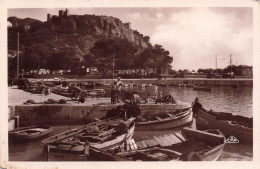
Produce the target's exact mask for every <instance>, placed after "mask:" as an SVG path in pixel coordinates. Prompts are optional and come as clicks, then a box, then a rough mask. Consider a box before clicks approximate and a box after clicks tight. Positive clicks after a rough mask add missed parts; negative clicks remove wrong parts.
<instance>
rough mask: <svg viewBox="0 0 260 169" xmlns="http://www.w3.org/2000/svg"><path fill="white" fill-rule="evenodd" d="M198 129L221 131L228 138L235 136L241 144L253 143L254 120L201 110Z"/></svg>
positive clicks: (197, 123) (198, 116) (198, 113)
mask: <svg viewBox="0 0 260 169" xmlns="http://www.w3.org/2000/svg"><path fill="white" fill-rule="evenodd" d="M196 127H197V129H200V130H203V129H219V130H221V132H223V133H224V134H225V135H226V137H227V138H229V137H230V136H234V137H235V138H237V139H238V140H239V141H241V142H248V143H252V142H253V118H248V117H243V116H239V115H232V114H231V113H222V112H213V111H206V110H205V109H199V110H198V111H197V119H196Z"/></svg>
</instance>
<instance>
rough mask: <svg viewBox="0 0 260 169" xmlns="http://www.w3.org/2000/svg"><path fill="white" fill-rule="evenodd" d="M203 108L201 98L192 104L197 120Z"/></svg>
mask: <svg viewBox="0 0 260 169" xmlns="http://www.w3.org/2000/svg"><path fill="white" fill-rule="evenodd" d="M201 108H202V105H201V104H200V102H199V98H196V99H195V101H194V102H193V103H192V111H193V117H194V118H196V116H197V112H198V111H199V109H201Z"/></svg>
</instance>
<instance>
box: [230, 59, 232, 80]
mask: <svg viewBox="0 0 260 169" xmlns="http://www.w3.org/2000/svg"><path fill="white" fill-rule="evenodd" d="M231 74H232V55H231V54H230V79H232V78H231Z"/></svg>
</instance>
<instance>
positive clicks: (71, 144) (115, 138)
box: [42, 118, 135, 161]
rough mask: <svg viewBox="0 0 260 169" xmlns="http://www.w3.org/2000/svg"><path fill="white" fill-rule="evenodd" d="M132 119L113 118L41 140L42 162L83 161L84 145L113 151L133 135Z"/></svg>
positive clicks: (133, 125)
mask: <svg viewBox="0 0 260 169" xmlns="http://www.w3.org/2000/svg"><path fill="white" fill-rule="evenodd" d="M134 128H135V124H134V118H130V119H128V120H123V119H121V118H113V119H109V120H101V121H97V122H94V123H90V124H88V125H86V126H83V127H81V128H78V129H72V130H69V131H66V132H63V133H60V134H57V135H54V136H52V137H50V138H47V139H45V140H43V141H42V142H43V144H44V160H46V161H64V160H66V161H80V160H84V159H85V151H86V147H85V144H86V143H88V144H89V146H91V147H95V148H97V149H103V150H107V149H113V148H115V147H118V146H119V145H120V144H122V143H123V142H124V141H125V140H128V139H131V138H132V136H133V134H134Z"/></svg>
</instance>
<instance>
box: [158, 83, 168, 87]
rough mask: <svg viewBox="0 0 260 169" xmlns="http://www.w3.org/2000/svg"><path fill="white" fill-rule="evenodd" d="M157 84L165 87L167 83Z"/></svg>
mask: <svg viewBox="0 0 260 169" xmlns="http://www.w3.org/2000/svg"><path fill="white" fill-rule="evenodd" d="M159 86H161V87H167V86H168V85H167V83H160V84H159Z"/></svg>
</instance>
